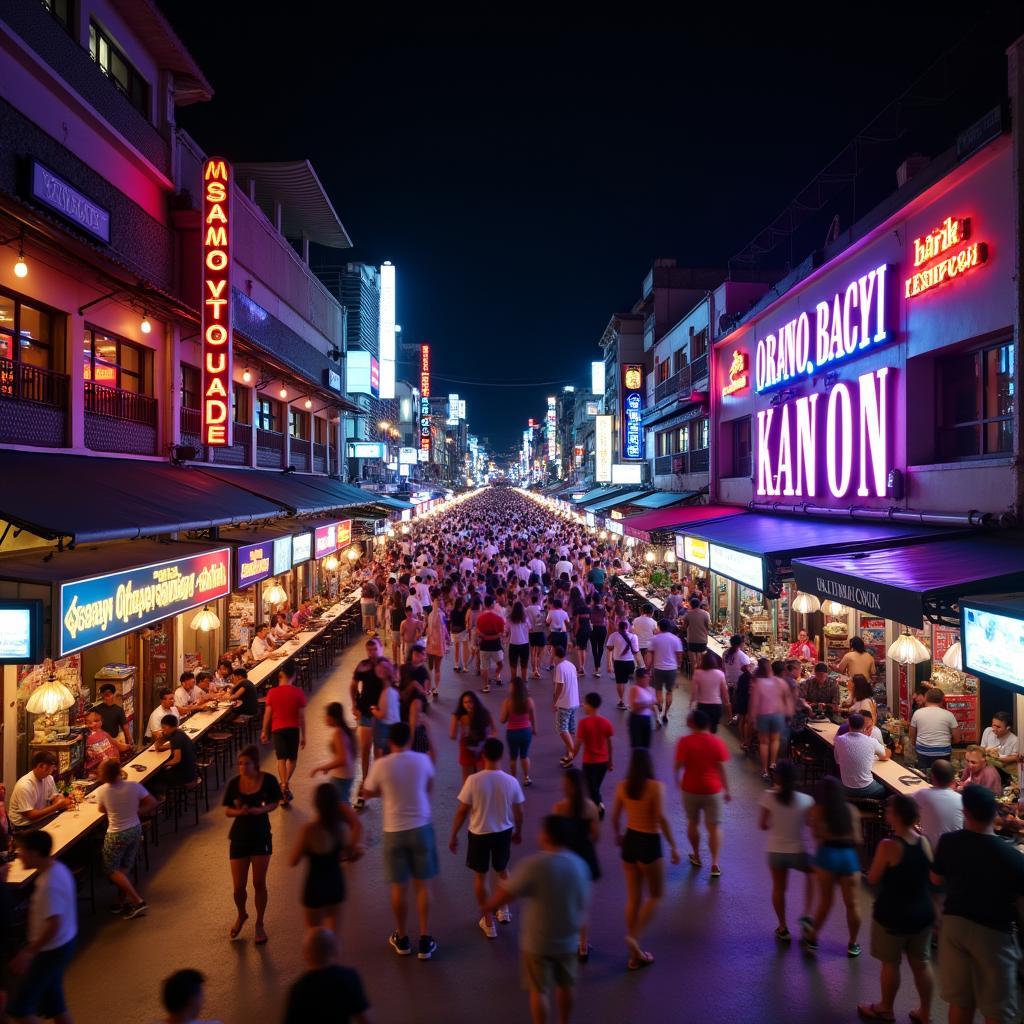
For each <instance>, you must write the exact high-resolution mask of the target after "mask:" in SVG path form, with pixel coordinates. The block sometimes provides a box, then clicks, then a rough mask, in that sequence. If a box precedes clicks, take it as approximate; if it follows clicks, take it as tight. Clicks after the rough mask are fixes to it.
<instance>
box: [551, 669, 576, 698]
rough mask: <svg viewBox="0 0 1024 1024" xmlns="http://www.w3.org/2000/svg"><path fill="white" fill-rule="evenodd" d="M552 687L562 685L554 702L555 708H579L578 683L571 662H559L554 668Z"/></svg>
mask: <svg viewBox="0 0 1024 1024" xmlns="http://www.w3.org/2000/svg"><path fill="white" fill-rule="evenodd" d="M551 680H552V686H553V685H554V684H555V683H561V684H562V692H561V693H560V694H559V695H558V700H557V701H556V702H555V707H556V708H563V709H564V708H578V707H579V706H580V683H579V677H578V676H577V675H576V666H575V665H574V664H573V663H572V662H571V661H568V660H567V661H561V662H559V663H558V664H557V665H556V666H555V671H554V673H553V674H552V677H551Z"/></svg>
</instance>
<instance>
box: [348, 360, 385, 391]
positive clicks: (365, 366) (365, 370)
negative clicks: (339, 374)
mask: <svg viewBox="0 0 1024 1024" xmlns="http://www.w3.org/2000/svg"><path fill="white" fill-rule="evenodd" d="M376 365H377V360H376V359H374V358H373V356H372V355H370V353H369V352H364V351H363V350H362V349H358V348H351V349H349V350H348V354H347V355H346V357H345V379H346V381H347V382H348V386H347V387H346V390H347V391H348V393H349V394H351V395H370V396H372V397H373V398H377V397H379V393H380V388H379V382H378V381H377V380H375V374H376V369H375V367H376Z"/></svg>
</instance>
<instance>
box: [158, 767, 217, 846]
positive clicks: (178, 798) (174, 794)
mask: <svg viewBox="0 0 1024 1024" xmlns="http://www.w3.org/2000/svg"><path fill="white" fill-rule="evenodd" d="M207 765H208V762H197V763H196V777H195V778H194V779H193V780H192V781H191V782H183V783H181V784H180V785H178V786H172V787H171V788H170V789H169V790H168V791H167V799H168V802H169V803H170V804H171V806H172V809H173V811H174V831H175V832H177V831H178V822H179V820H180V819H181V817H182V816H183V815H185V814H187V813H188V805H189V800H190V799H191V800H192V801H193V803H194V805H195V813H196V824H197V825H198V824H199V797H200V796H203V797H204V799H205V801H206V809H207V810H209V809H210V790H209V787H208V786H207V784H206V769H207Z"/></svg>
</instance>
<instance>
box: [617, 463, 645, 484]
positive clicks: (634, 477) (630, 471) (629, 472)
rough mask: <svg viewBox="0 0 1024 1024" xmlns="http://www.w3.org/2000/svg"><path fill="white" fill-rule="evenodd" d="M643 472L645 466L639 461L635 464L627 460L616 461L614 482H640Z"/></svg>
mask: <svg viewBox="0 0 1024 1024" xmlns="http://www.w3.org/2000/svg"><path fill="white" fill-rule="evenodd" d="M642 474H643V467H642V464H641V463H639V462H637V463H634V464H629V463H626V462H616V463H615V464H614V465H613V466H612V483H613V484H638V483H640V479H641V476H642Z"/></svg>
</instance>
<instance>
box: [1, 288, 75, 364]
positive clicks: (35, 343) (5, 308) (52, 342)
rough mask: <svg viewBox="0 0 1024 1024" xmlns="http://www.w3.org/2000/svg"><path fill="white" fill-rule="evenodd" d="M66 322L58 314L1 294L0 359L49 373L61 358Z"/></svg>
mask: <svg viewBox="0 0 1024 1024" xmlns="http://www.w3.org/2000/svg"><path fill="white" fill-rule="evenodd" d="M65 323H66V320H65V318H64V317H63V316H61V315H60V314H59V313H53V312H50V311H49V310H45V309H40V308H39V307H38V306H31V305H29V304H28V303H26V302H22V301H21V300H20V299H16V298H14V297H13V296H10V295H4V294H2V293H0V358H2V359H10V360H11V361H12V362H16V363H23V364H25V365H26V366H35V367H38V368H39V369H40V370H52V369H53V368H54V363H55V359H63V353H62V349H63V343H64V326H65ZM55 352H56V356H55Z"/></svg>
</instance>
